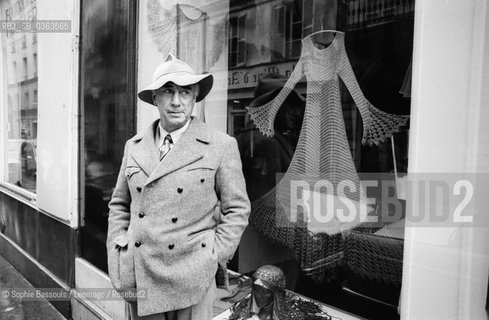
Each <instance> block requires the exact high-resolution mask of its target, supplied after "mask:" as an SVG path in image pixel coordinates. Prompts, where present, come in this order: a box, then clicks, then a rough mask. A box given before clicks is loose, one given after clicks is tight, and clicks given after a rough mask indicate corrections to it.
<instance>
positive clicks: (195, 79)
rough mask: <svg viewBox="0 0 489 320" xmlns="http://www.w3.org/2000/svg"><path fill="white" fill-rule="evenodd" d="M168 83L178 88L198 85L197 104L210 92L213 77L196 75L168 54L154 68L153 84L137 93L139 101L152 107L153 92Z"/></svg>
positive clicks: (184, 64)
mask: <svg viewBox="0 0 489 320" xmlns="http://www.w3.org/2000/svg"><path fill="white" fill-rule="evenodd" d="M168 82H173V83H175V84H176V85H179V86H189V85H192V84H198V85H199V94H198V96H197V99H196V102H199V101H201V100H202V99H204V98H205V96H206V95H207V94H208V93H209V91H211V88H212V85H213V83H214V77H213V76H212V75H211V74H196V73H195V72H194V70H192V68H191V67H190V66H189V65H188V64H186V63H185V62H183V61H182V60H180V59H177V58H176V57H175V56H174V55H173V54H171V53H170V54H168V56H167V57H166V59H165V61H164V62H163V63H162V64H160V65H159V66H158V67H157V68H156V70H155V73H154V74H153V82H152V83H151V84H150V85H149V86H147V87H146V88H144V89H143V90H141V91H140V92H139V94H138V97H139V99H141V100H143V101H144V102H147V103H149V104H152V105H154V101H153V90H157V89H159V88H161V87H162V86H164V85H165V84H166V83H168Z"/></svg>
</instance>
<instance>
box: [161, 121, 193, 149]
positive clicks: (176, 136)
mask: <svg viewBox="0 0 489 320" xmlns="http://www.w3.org/2000/svg"><path fill="white" fill-rule="evenodd" d="M189 125H190V119H189V120H188V121H187V123H185V124H184V125H183V127H181V128H180V129H177V130H174V131H172V132H167V131H166V130H165V129H163V127H162V126H161V120H160V123H159V124H158V130H156V141H158V147H159V149H161V148H162V147H163V144H164V141H165V137H166V135H167V134H170V136H171V139H172V141H173V144H174V145H175V144H176V143H177V141H178V139H180V137H181V136H182V135H183V133H184V132H185V131H186V130H187V129H188V126H189Z"/></svg>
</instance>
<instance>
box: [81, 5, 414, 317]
mask: <svg viewBox="0 0 489 320" xmlns="http://www.w3.org/2000/svg"><path fill="white" fill-rule="evenodd" d="M100 8H102V9H103V10H102V9H100ZM109 8H110V6H109V7H106V6H102V4H101V3H100V2H99V1H94V0H92V1H89V2H87V3H86V4H85V6H84V9H83V10H84V15H82V17H83V18H84V19H88V18H90V20H91V21H101V22H100V23H99V26H97V27H95V24H92V26H91V27H85V29H84V30H85V31H84V32H86V34H84V35H85V38H87V39H91V41H92V42H90V45H87V42H86V41H85V44H84V45H85V46H86V47H85V48H84V49H83V48H82V58H83V61H84V62H83V63H82V69H83V68H84V69H83V70H84V71H83V72H82V73H83V74H84V75H85V78H84V79H83V95H84V112H85V149H86V153H87V165H86V170H85V176H86V182H87V183H86V187H85V192H86V201H85V204H86V208H85V221H86V225H85V229H84V232H86V233H84V236H83V238H84V239H85V240H84V242H83V246H84V248H85V249H83V250H82V255H83V256H84V257H86V258H87V259H88V260H89V261H93V263H95V264H97V265H100V266H101V268H102V269H104V268H105V266H104V264H103V263H102V262H101V261H102V260H103V258H104V257H99V255H100V254H97V252H95V250H92V249H91V248H92V247H93V248H95V247H96V245H95V243H99V242H103V241H104V240H105V233H104V232H103V230H104V228H105V227H106V214H107V211H106V209H103V208H104V203H106V201H105V200H106V199H107V196H108V194H109V192H110V190H111V187H109V185H110V183H112V187H113V184H114V183H115V181H114V179H113V177H114V175H113V173H114V168H117V167H118V164H117V162H118V161H119V159H120V157H121V152H122V149H121V148H122V147H123V143H122V142H121V141H123V140H125V139H127V138H129V137H130V136H132V135H133V134H134V133H135V131H137V130H136V128H134V127H133V124H134V123H137V124H138V126H137V127H138V128H145V127H147V124H149V123H150V122H151V121H152V120H153V119H155V118H156V117H157V116H158V115H157V114H154V113H151V111H150V110H149V109H148V108H147V106H146V105H145V104H144V103H142V102H136V103H137V119H136V118H135V117H136V115H135V113H133V111H134V109H132V108H135V106H136V105H135V104H134V105H133V104H132V103H128V102H134V100H132V98H131V96H130V95H128V92H137V90H136V89H134V88H133V89H131V86H130V83H129V82H126V80H127V79H130V78H131V72H130V71H129V70H127V69H124V70H123V69H121V68H116V69H113V68H112V67H114V68H115V67H116V66H121V65H124V66H127V65H128V64H130V63H131V62H132V63H136V59H135V57H134V56H132V58H133V59H134V60H130V59H131V57H130V56H125V55H124V54H123V52H127V51H128V50H129V51H130V48H129V47H127V48H126V46H125V44H127V43H130V42H129V41H126V42H124V41H121V39H122V38H123V36H124V38H125V39H126V40H127V39H134V37H133V36H131V32H135V31H134V30H135V29H131V28H130V25H129V24H128V23H129V21H132V20H130V19H129V17H130V14H129V13H128V12H126V11H124V12H125V14H127V15H126V16H124V17H126V18H127V19H128V20H126V18H124V19H122V20H121V21H107V19H105V18H102V17H99V18H96V15H97V13H98V12H106V11H107V10H108V9H109ZM124 8H125V9H127V8H126V7H124ZM413 8H414V1H410V0H406V1H401V2H399V3H396V2H392V1H383V0H379V1H377V2H376V4H375V5H373V4H370V3H369V2H367V1H350V0H327V1H318V0H271V1H258V0H246V1H234V0H232V1H207V0H182V1H176V0H175V1H163V0H149V1H147V2H140V3H139V7H138V14H139V16H138V22H137V23H138V26H137V27H138V29H137V30H138V34H137V41H136V42H137V50H138V51H137V76H136V77H135V78H136V79H137V83H138V85H143V84H145V83H149V82H150V79H151V78H152V75H153V70H154V69H155V67H156V66H157V65H159V64H160V63H161V62H162V61H163V60H164V59H165V57H167V55H168V54H169V53H171V54H173V55H175V56H176V57H177V58H180V59H182V60H184V61H186V62H188V64H189V65H190V66H191V67H192V68H193V69H194V70H195V71H196V72H201V73H210V74H212V75H213V76H214V79H215V85H214V88H213V90H212V91H211V92H210V93H209V96H208V97H207V99H206V102H205V108H204V105H203V104H202V103H199V104H197V105H196V108H195V111H196V112H194V116H196V117H198V118H200V119H201V120H204V121H205V122H206V123H208V124H210V125H212V126H213V127H214V128H217V129H219V130H222V131H227V133H228V134H230V135H232V136H234V137H235V138H236V140H237V142H238V148H239V150H240V155H241V161H242V166H243V172H244V175H245V179H246V185H247V192H248V194H249V197H250V200H251V201H252V217H251V220H250V226H249V227H248V229H247V230H246V231H245V234H244V235H243V238H242V240H241V243H240V247H239V253H238V254H236V255H235V257H234V259H233V260H232V261H231V262H230V264H229V267H230V268H231V269H234V270H236V271H238V272H240V273H246V274H253V273H254V272H255V271H256V270H257V269H258V268H260V267H261V266H263V265H268V264H273V265H277V266H279V267H280V268H281V269H282V270H283V273H284V274H285V277H286V280H287V282H286V286H287V288H288V289H291V290H295V291H297V292H299V293H301V294H303V295H305V296H308V297H313V298H316V299H317V300H319V301H321V302H330V301H331V299H332V298H331V296H328V295H326V294H325V292H327V291H328V290H332V289H331V284H332V283H334V284H335V285H336V286H338V287H349V288H350V289H351V288H354V289H355V291H358V292H359V293H360V294H365V295H367V296H369V295H370V294H371V291H372V290H370V291H368V290H367V291H366V288H369V287H372V286H371V284H367V283H363V282H361V281H363V280H364V276H366V275H365V274H361V273H358V272H357V271H358V269H359V266H361V265H362V264H361V262H359V261H361V260H362V259H363V258H362V257H361V255H362V254H367V255H368V254H369V250H364V251H362V252H361V253H359V254H356V252H354V251H352V250H355V248H357V244H358V242H356V241H355V240H356V239H357V238H361V239H362V240H365V239H366V240H368V241H363V242H361V245H362V246H366V247H368V246H370V245H375V243H373V244H372V243H371V242H372V241H370V240H371V239H377V238H379V237H380V236H381V234H379V235H376V234H375V232H377V231H378V230H379V229H381V228H382V227H383V226H384V225H382V224H379V225H378V226H376V227H375V228H370V229H368V228H363V225H362V222H363V221H364V220H365V219H367V217H368V216H374V215H376V214H377V213H378V211H379V210H382V208H381V207H380V206H378V205H373V204H372V203H370V202H368V201H367V198H372V195H371V194H369V190H364V189H363V188H362V179H363V173H365V172H368V173H373V174H380V173H393V172H394V171H396V173H397V174H398V175H399V176H400V175H402V174H403V172H402V171H405V169H406V167H407V160H408V159H407V140H408V131H409V112H410V78H411V77H410V69H411V68H410V66H409V65H410V60H411V56H412V40H413ZM119 9H120V8H119ZM87 21H88V20H87ZM82 25H85V24H82ZM103 26H105V27H104V28H105V29H104V28H103ZM107 26H110V28H108V27H107ZM116 27H117V28H119V29H117V28H116ZM97 28H99V29H97ZM113 28H116V29H115V31H114V30H113V31H110V30H112V29H113ZM102 29H103V30H106V31H104V32H105V33H104V32H98V31H97V30H102ZM82 30H83V28H82ZM117 30H124V32H122V33H121V32H116V31H117ZM332 30H334V31H333V32H331V31H332ZM122 35H123V36H122ZM97 39H98V40H97ZM109 43H110V45H109ZM82 46H83V44H82ZM104 48H106V49H104ZM116 48H117V50H115V49H116ZM124 48H125V49H124ZM108 49H110V50H108ZM126 49H127V50H126ZM114 52H118V53H117V54H115V53H114ZM108 53H110V55H109V54H108ZM126 58H127V60H125V59H126ZM96 61H100V62H104V63H101V64H100V66H103V67H101V68H97V67H96V66H97V65H96ZM110 61H117V63H115V62H113V63H109V62H110ZM114 74H116V75H117V77H116V78H117V79H116V78H114ZM103 80H105V81H103ZM106 92H110V94H109V95H107V94H104V93H106ZM131 110H132V111H131ZM107 128H111V130H106V129H107ZM102 131H103V132H102ZM104 135H105V136H111V137H112V138H111V139H103V141H102V140H100V137H101V136H104ZM97 137H99V138H97ZM392 137H394V139H393V140H392V139H391V138H392ZM109 140H110V141H111V143H110V146H109V145H107V141H109ZM394 161H396V162H394ZM393 179H394V178H393ZM104 181H106V182H107V183H105V182H104ZM294 181H296V182H297V181H299V182H300V183H305V184H307V185H308V186H310V187H311V188H314V184H315V183H316V182H318V181H320V182H321V181H326V182H327V183H329V184H324V185H323V189H321V190H318V192H314V191H312V193H311V198H310V200H309V201H311V203H312V202H314V199H316V200H319V202H320V203H322V202H327V201H329V200H331V199H333V200H334V201H335V204H338V203H339V204H343V203H344V202H346V201H350V202H349V203H350V204H353V207H354V208H355V210H358V211H359V213H361V214H360V215H359V216H358V217H357V219H356V220H354V221H347V220H345V219H342V218H341V217H339V216H337V217H335V219H333V220H332V221H330V222H329V223H323V222H320V221H314V220H312V221H305V220H303V218H304V217H305V216H307V215H309V216H314V215H315V214H319V215H321V214H322V215H326V214H328V212H326V211H325V210H323V209H324V208H320V209H319V210H318V211H314V206H313V205H312V204H311V203H310V206H309V207H310V208H311V210H310V211H307V210H306V209H304V207H307V206H306V205H305V206H296V207H294V206H293V205H291V203H290V200H291V191H294V190H293V188H291V184H293V182H294ZM345 181H347V182H346V183H345ZM330 185H331V186H332V187H333V188H332V189H331V190H327V189H328V186H330ZM340 189H341V191H344V192H343V194H342V193H340V192H338V190H340ZM296 191H297V194H296V195H295V196H296V197H297V198H301V197H302V196H303V195H304V192H303V191H300V190H299V189H297V190H296ZM314 197H316V198H314ZM373 197H375V198H377V200H378V198H379V197H380V196H379V195H378V194H375V195H373ZM321 201H322V202H321ZM321 205H322V204H321ZM290 218H295V219H296V221H294V222H293V223H291V222H290V220H289V219H290ZM89 227H91V228H92V229H89ZM355 232H358V234H356V233H355ZM363 232H367V233H368V234H369V235H370V237H362V235H363ZM350 235H352V237H354V236H357V237H356V238H352V239H350V242H348V237H349V236H350ZM383 244H385V247H387V248H388V247H389V245H390V244H391V242H389V241H387V242H385V243H383ZM392 244H395V245H396V248H395V250H396V251H395V252H396V254H395V255H391V256H386V257H383V259H384V260H389V258H392V259H394V258H395V259H398V260H399V259H402V244H403V243H402V239H399V241H396V242H392ZM98 248H102V246H98ZM347 250H350V251H347ZM100 251H101V252H102V251H103V250H100ZM400 252H401V254H400ZM348 259H350V264H349V265H348V264H347V263H348ZM381 260H382V259H381ZM96 261H99V262H96ZM398 262H399V263H397V262H396V263H393V264H392V265H393V266H394V271H395V272H394V273H393V274H392V279H391V280H392V281H391V283H393V284H394V290H393V294H391V296H392V297H395V298H398V297H399V295H398V294H399V289H400V279H401V275H400V274H399V273H398V271H399V269H398V266H399V265H402V261H398ZM345 272H351V273H355V274H356V275H359V274H361V275H360V276H359V278H360V280H359V281H356V282H355V283H346V282H345V279H354V278H353V277H351V276H350V275H347V276H345ZM376 276H378V278H382V277H383V275H382V274H378V275H376ZM378 278H377V279H378ZM354 280H358V279H356V278H355V279H354ZM375 285H376V284H375ZM335 288H337V287H335ZM378 291H379V290H378ZM380 291H382V288H381V289H380ZM335 293H336V294H341V293H339V292H338V291H335ZM396 295H397V296H396ZM395 298H394V299H391V300H389V301H387V303H390V304H392V305H393V308H392V313H393V314H396V313H397V311H396V310H395V306H394V304H395V302H393V300H395ZM347 300H348V299H346V300H345V301H347ZM346 308H347V309H348V308H350V309H352V310H353V309H355V308H356V306H353V307H352V306H351V305H350V306H347V307H346ZM391 315H392V314H391Z"/></svg>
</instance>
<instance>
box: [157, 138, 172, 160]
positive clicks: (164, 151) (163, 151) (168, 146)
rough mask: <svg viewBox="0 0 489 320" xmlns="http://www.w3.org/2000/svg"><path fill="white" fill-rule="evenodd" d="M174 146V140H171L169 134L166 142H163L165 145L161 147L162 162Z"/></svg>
mask: <svg viewBox="0 0 489 320" xmlns="http://www.w3.org/2000/svg"><path fill="white" fill-rule="evenodd" d="M172 146H173V140H172V139H171V135H169V134H167V135H166V136H165V140H163V145H162V146H161V147H160V161H161V160H163V158H164V157H165V156H166V154H167V153H168V151H170V150H171V148H172Z"/></svg>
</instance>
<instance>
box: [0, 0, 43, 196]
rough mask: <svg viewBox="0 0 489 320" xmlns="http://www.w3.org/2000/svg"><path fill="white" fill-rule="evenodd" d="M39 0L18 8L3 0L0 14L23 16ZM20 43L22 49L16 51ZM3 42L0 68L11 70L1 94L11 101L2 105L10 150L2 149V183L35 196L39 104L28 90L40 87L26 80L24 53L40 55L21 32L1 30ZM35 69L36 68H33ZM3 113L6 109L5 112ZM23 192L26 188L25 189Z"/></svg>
mask: <svg viewBox="0 0 489 320" xmlns="http://www.w3.org/2000/svg"><path fill="white" fill-rule="evenodd" d="M35 5H36V1H29V3H28V4H26V5H25V6H24V7H21V8H20V9H19V8H17V9H19V10H17V9H16V10H12V3H11V2H10V1H0V16H2V17H6V18H7V19H11V20H20V19H23V18H22V17H24V15H26V14H27V12H28V11H29V10H31V9H32V8H33V7H35ZM17 42H19V43H20V46H21V48H22V49H25V50H16V47H15V46H16V43H17ZM0 44H1V46H2V50H3V53H4V54H3V55H2V61H0V63H1V66H2V67H1V68H0V69H5V70H8V72H6V73H3V74H2V75H1V76H3V77H4V78H3V79H2V80H3V81H2V82H1V83H3V87H2V88H0V96H7V95H8V97H9V99H8V104H7V105H6V106H0V108H2V109H3V108H6V109H7V110H6V111H5V113H4V114H5V115H6V117H5V118H4V119H5V120H4V122H3V123H1V124H0V130H2V133H1V134H0V136H5V137H6V145H7V152H2V153H1V157H2V158H3V159H2V160H3V161H2V162H3V163H5V166H4V168H5V169H4V170H6V172H4V174H3V177H4V181H1V183H2V184H4V185H6V186H8V187H10V188H12V189H14V190H17V191H19V192H21V193H22V194H24V195H27V196H28V197H34V193H36V181H37V129H35V127H36V126H37V120H38V110H37V103H31V101H30V100H29V99H30V98H32V97H30V96H29V92H33V90H37V87H38V83H37V80H34V81H25V80H27V79H28V78H29V73H28V72H29V65H28V59H27V57H26V54H25V52H26V51H27V52H34V54H37V44H36V43H31V42H29V43H27V42H26V36H25V34H22V33H0ZM30 68H31V72H37V64H36V65H33V66H30ZM34 69H36V70H34ZM2 112H3V111H2ZM24 191H27V193H26V192H24Z"/></svg>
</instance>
